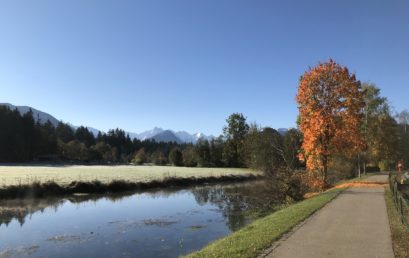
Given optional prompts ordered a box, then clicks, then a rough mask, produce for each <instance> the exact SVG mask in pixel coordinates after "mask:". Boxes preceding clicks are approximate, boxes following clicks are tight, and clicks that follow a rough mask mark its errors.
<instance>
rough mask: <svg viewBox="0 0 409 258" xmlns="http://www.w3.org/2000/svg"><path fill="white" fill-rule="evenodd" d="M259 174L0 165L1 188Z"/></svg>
mask: <svg viewBox="0 0 409 258" xmlns="http://www.w3.org/2000/svg"><path fill="white" fill-rule="evenodd" d="M247 174H254V175H258V174H259V173H258V172H255V171H252V170H249V169H240V168H186V167H171V166H1V165H0V187H4V186H11V185H20V184H31V183H33V182H41V183H44V182H47V181H50V180H51V181H54V182H56V183H57V184H60V185H67V184H69V183H71V182H73V181H82V182H90V181H93V180H99V181H101V182H102V183H109V182H111V181H113V180H125V181H130V182H149V181H152V180H162V179H164V178H166V177H172V178H188V177H197V178H203V177H211V176H213V177H219V176H229V175H247Z"/></svg>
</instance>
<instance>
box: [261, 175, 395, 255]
mask: <svg viewBox="0 0 409 258" xmlns="http://www.w3.org/2000/svg"><path fill="white" fill-rule="evenodd" d="M365 181H376V182H379V181H385V182H386V181H387V176H386V175H376V176H371V177H369V178H367V179H366V180H365ZM267 257H275V258H286V257H297V258H302V257H308V258H320V257H348V258H350V257H359V258H363V257H382V258H389V257H394V254H393V250H392V240H391V232H390V228H389V221H388V215H387V211H386V204H385V199H384V188H383V187H382V186H379V187H367V188H365V187H352V188H349V189H347V190H345V191H344V192H343V193H342V194H340V195H339V196H338V197H337V198H336V199H335V200H333V201H332V202H330V203H329V204H327V205H326V206H325V207H324V208H322V209H321V210H319V211H318V212H317V213H316V214H315V215H313V216H312V217H311V218H309V219H308V220H307V221H306V222H305V223H304V224H303V225H301V226H300V227H298V228H297V229H295V230H294V231H293V232H291V233H290V234H289V236H288V237H287V238H286V237H284V238H283V239H282V240H281V241H280V242H278V246H277V247H276V248H275V249H274V250H273V251H272V253H270V254H269V255H268V256H267Z"/></svg>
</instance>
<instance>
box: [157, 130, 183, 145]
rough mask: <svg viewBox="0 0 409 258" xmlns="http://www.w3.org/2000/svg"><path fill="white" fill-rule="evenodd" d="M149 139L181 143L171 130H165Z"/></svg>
mask: <svg viewBox="0 0 409 258" xmlns="http://www.w3.org/2000/svg"><path fill="white" fill-rule="evenodd" d="M150 139H152V140H155V141H156V142H176V143H183V142H182V140H181V139H179V138H178V137H177V136H176V135H175V134H174V133H173V132H172V131H171V130H165V131H163V132H160V133H158V134H156V135H155V136H153V137H151V138H150Z"/></svg>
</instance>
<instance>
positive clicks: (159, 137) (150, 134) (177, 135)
mask: <svg viewBox="0 0 409 258" xmlns="http://www.w3.org/2000/svg"><path fill="white" fill-rule="evenodd" d="M0 105H2V106H7V107H9V108H10V109H12V110H14V109H16V108H17V110H18V111H19V112H20V114H21V115H24V114H26V113H27V112H29V110H30V109H31V110H32V112H33V118H34V120H35V121H36V122H37V121H40V123H46V122H47V121H48V120H49V121H50V122H51V123H52V124H53V125H54V126H57V125H58V123H59V121H60V120H58V119H57V118H55V117H54V116H52V115H50V114H48V113H46V112H43V111H40V110H37V109H35V108H32V107H29V106H15V105H12V104H9V103H0ZM68 124H69V125H70V126H71V127H72V128H73V129H74V130H76V129H77V128H78V127H79V126H76V125H72V124H70V123H68ZM86 127H87V128H88V130H90V131H91V132H92V133H93V134H94V136H97V135H98V133H99V132H101V133H103V131H101V130H98V129H95V128H92V127H88V126H86ZM126 133H127V134H129V137H130V138H131V139H135V138H136V139H139V140H141V141H143V140H148V139H153V140H155V141H157V142H177V143H193V144H195V143H196V142H197V141H198V140H199V139H205V140H211V139H213V138H215V137H214V136H212V135H210V136H207V135H205V134H203V133H195V134H190V133H188V132H185V131H178V132H174V131H172V130H164V129H162V128H159V127H154V128H153V129H152V130H148V131H145V132H142V133H133V132H126Z"/></svg>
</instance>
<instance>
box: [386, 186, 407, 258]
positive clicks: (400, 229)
mask: <svg viewBox="0 0 409 258" xmlns="http://www.w3.org/2000/svg"><path fill="white" fill-rule="evenodd" d="M385 201H386V207H387V209H388V216H389V225H390V228H391V232H392V242H393V251H394V253H395V257H396V258H404V257H409V229H408V228H407V227H405V226H404V225H403V224H402V223H401V222H400V218H399V214H398V212H397V210H396V207H395V203H394V202H393V197H392V192H391V190H390V189H389V187H386V189H385Z"/></svg>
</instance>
